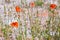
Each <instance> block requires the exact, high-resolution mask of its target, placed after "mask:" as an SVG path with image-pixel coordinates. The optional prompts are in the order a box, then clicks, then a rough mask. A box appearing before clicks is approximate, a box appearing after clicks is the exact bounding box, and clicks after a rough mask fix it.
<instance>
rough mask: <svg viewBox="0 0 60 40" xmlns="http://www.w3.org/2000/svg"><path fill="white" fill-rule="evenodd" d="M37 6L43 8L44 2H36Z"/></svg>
mask: <svg viewBox="0 0 60 40" xmlns="http://www.w3.org/2000/svg"><path fill="white" fill-rule="evenodd" d="M35 4H36V6H42V5H43V2H40V1H36V2H35Z"/></svg>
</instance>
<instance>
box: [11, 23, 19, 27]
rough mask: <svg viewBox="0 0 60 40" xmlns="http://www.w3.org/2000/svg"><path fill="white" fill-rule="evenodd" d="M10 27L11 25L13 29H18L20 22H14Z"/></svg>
mask: <svg viewBox="0 0 60 40" xmlns="http://www.w3.org/2000/svg"><path fill="white" fill-rule="evenodd" d="M10 25H11V26H12V27H15V28H18V22H12V23H11V24H10Z"/></svg>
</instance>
